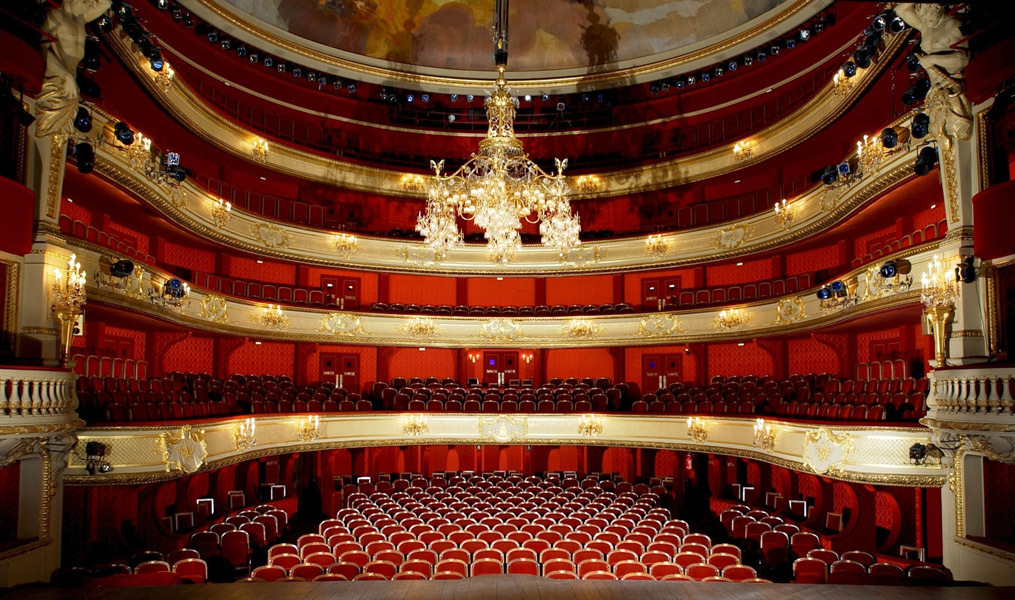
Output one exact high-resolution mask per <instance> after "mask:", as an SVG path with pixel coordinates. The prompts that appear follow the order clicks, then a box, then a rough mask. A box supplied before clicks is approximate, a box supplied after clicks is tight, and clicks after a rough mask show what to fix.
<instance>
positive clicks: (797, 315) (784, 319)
mask: <svg viewBox="0 0 1015 600" xmlns="http://www.w3.org/2000/svg"><path fill="white" fill-rule="evenodd" d="M806 316H807V315H806V314H804V301H803V298H801V297H800V296H794V297H793V298H783V299H782V300H779V303H778V304H776V306H775V324H776V325H787V324H789V323H793V322H795V321H799V320H800V319H803V318H805V317H806Z"/></svg>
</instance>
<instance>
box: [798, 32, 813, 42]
mask: <svg viewBox="0 0 1015 600" xmlns="http://www.w3.org/2000/svg"><path fill="white" fill-rule="evenodd" d="M797 37H799V38H800V41H801V42H808V41H810V39H811V30H810V29H801V30H800V33H798V34H797Z"/></svg>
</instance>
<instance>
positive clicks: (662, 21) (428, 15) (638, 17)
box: [216, 0, 787, 73]
mask: <svg viewBox="0 0 1015 600" xmlns="http://www.w3.org/2000/svg"><path fill="white" fill-rule="evenodd" d="M216 1H217V2H219V3H221V4H227V5H231V6H232V7H233V8H235V9H238V10H239V11H242V12H245V13H247V14H249V15H251V16H253V17H256V18H257V19H259V20H261V21H264V22H265V23H267V24H269V25H272V26H275V27H278V28H280V29H282V30H284V31H288V32H289V33H291V34H293V35H295V36H297V37H300V38H304V39H307V40H312V41H314V42H318V43H320V44H324V45H326V46H330V47H332V48H335V49H338V50H342V51H345V52H351V53H354V54H359V55H362V56H366V57H370V58H373V59H380V60H388V61H392V62H396V63H403V64H411V65H418V66H421V67H428V68H440V69H456V70H472V71H485V70H490V69H492V58H491V57H492V46H493V42H492V24H493V10H494V0H479V1H473V2H454V1H449V0H405V1H388V0H216ZM786 1H787V0H677V1H671V2H665V1H663V0H514V1H513V2H511V3H510V17H509V22H510V29H509V39H510V61H509V64H508V68H509V70H511V71H513V72H516V73H517V72H520V71H549V70H557V69H583V68H592V69H597V70H600V69H602V68H603V67H605V66H608V65H610V64H612V63H617V62H624V61H636V62H640V63H645V62H650V59H651V57H653V56H656V55H659V54H661V53H669V52H672V51H674V50H678V49H680V48H682V47H686V46H690V45H692V44H695V43H697V42H700V41H702V40H705V39H708V38H711V37H713V36H718V35H722V34H723V33H724V32H728V31H730V30H732V29H734V28H736V27H738V26H740V25H743V24H744V23H747V22H748V21H750V20H752V19H754V18H756V17H758V16H760V15H762V14H764V13H765V12H768V11H769V10H771V9H773V8H775V7H776V6H778V5H779V4H782V3H783V2H786Z"/></svg>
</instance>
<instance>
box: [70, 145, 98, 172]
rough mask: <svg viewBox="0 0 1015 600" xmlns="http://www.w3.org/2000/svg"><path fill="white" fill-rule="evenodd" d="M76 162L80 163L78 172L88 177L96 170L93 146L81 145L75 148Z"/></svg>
mask: <svg viewBox="0 0 1015 600" xmlns="http://www.w3.org/2000/svg"><path fill="white" fill-rule="evenodd" d="M74 160H75V161H77V163H78V172H79V173H81V174H82V175H87V174H89V173H91V172H92V169H94V168H95V148H92V145H91V144H87V143H80V144H76V145H75V146H74Z"/></svg>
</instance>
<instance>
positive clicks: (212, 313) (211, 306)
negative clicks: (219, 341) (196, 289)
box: [201, 294, 229, 323]
mask: <svg viewBox="0 0 1015 600" xmlns="http://www.w3.org/2000/svg"><path fill="white" fill-rule="evenodd" d="M201 317H203V318H205V319H208V320H209V321H212V322H214V323H228V322H229V303H228V302H226V299H225V298H222V297H221V296H214V295H212V294H208V295H207V296H205V297H204V298H202V299H201Z"/></svg>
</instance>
